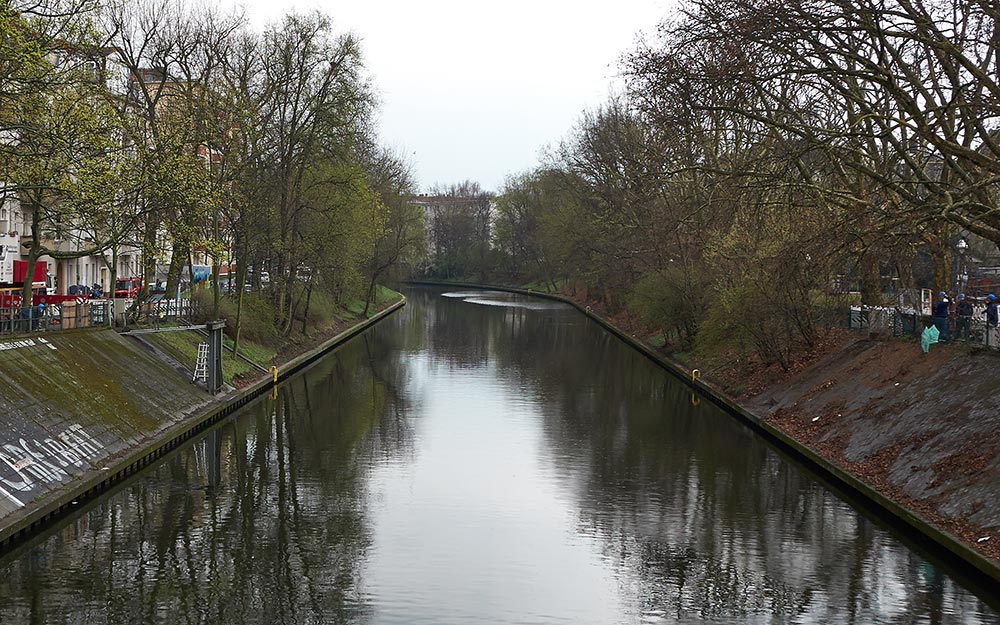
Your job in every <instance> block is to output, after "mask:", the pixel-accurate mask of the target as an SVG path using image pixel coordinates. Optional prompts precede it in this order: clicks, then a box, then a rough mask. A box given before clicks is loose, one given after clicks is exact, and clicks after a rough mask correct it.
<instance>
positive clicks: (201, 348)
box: [191, 343, 208, 383]
mask: <svg viewBox="0 0 1000 625" xmlns="http://www.w3.org/2000/svg"><path fill="white" fill-rule="evenodd" d="M199 380H200V381H202V382H205V383H208V343H199V344H198V362H197V363H195V365H194V375H193V376H191V382H198V381H199Z"/></svg>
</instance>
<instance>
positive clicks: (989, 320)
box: [986, 293, 998, 347]
mask: <svg viewBox="0 0 1000 625" xmlns="http://www.w3.org/2000/svg"><path fill="white" fill-rule="evenodd" d="M997 313H998V311H997V296H996V295H994V294H992V293H990V294H989V295H987V296H986V346H987V347H989V346H991V345H995V344H996V342H997V341H996V333H997V321H998V316H997Z"/></svg>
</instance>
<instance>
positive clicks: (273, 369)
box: [268, 365, 278, 384]
mask: <svg viewBox="0 0 1000 625" xmlns="http://www.w3.org/2000/svg"><path fill="white" fill-rule="evenodd" d="M268 371H270V372H271V377H272V378H273V379H274V383H275V384H277V383H278V368H277V367H275V366H274V365H271V368H270V369H268Z"/></svg>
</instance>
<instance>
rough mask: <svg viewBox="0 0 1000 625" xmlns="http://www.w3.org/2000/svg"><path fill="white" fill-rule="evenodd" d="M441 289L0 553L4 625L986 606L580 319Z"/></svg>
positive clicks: (945, 610)
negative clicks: (71, 515)
mask: <svg viewBox="0 0 1000 625" xmlns="http://www.w3.org/2000/svg"><path fill="white" fill-rule="evenodd" d="M446 295H447V294H446ZM462 295H463V296H464V297H442V291H441V290H440V289H414V290H413V291H412V292H410V293H408V297H409V299H410V304H409V305H408V306H407V307H406V309H405V311H404V312H403V313H402V314H397V315H395V316H393V317H391V318H390V319H388V320H387V321H386V322H384V323H383V324H381V325H380V326H379V327H377V328H376V329H375V331H373V332H370V333H368V334H366V335H364V336H363V337H362V338H360V339H358V340H355V341H353V342H352V343H351V344H349V345H348V346H347V347H345V348H344V349H342V350H340V351H339V352H337V353H336V355H335V356H333V357H331V358H328V359H325V360H323V361H322V362H321V363H319V364H318V365H317V366H316V367H314V368H313V369H311V370H310V371H309V372H308V373H307V374H306V375H304V376H300V377H298V378H295V379H294V380H292V381H291V382H290V383H288V384H287V385H285V386H283V387H282V389H281V392H280V393H279V397H278V399H277V401H266V402H263V403H260V404H257V405H255V406H252V407H251V408H249V409H247V410H246V411H244V413H243V414H242V415H240V416H239V417H238V418H235V419H234V420H232V421H230V422H228V423H227V424H225V425H224V426H222V427H220V428H217V429H215V430H213V431H212V432H210V433H209V435H207V436H205V437H203V438H202V439H200V440H199V441H197V443H195V444H194V445H192V446H189V447H188V448H186V449H185V450H183V451H182V452H181V453H178V454H176V455H174V456H173V457H171V458H169V459H168V460H167V461H165V462H163V463H162V464H160V465H159V466H158V467H156V468H155V470H152V471H149V472H147V473H145V474H143V475H141V476H139V478H138V479H136V480H134V481H133V482H131V483H130V484H128V485H126V487H124V488H123V489H121V490H120V491H119V492H117V493H115V494H114V495H112V496H109V497H107V498H106V499H104V500H102V501H100V502H98V504H97V505H95V506H93V507H92V508H91V509H89V510H88V511H86V512H85V513H84V514H81V515H80V516H79V517H77V518H76V519H74V520H72V521H71V522H70V523H68V524H67V525H66V526H65V527H63V528H61V529H59V530H57V531H55V532H54V533H53V534H52V535H51V536H50V537H48V538H47V539H45V540H40V541H38V543H37V544H34V545H31V546H28V547H26V548H25V549H23V550H21V551H20V552H18V553H15V554H11V555H10V556H8V557H7V558H5V559H4V560H2V561H0V622H2V623H21V622H25V623H27V622H39V623H40V622H51V623H91V622H107V623H134V622H147V623H149V622H191V623H313V622H324V623H325V622H331V623H339V622H350V623H367V622H371V623H469V622H491V623H507V622H509V623H525V622H536V623H560V622H564V623H636V622H692V621H708V622H733V621H753V622H760V621H763V622H801V623H813V622H823V623H987V622H996V621H997V619H998V615H997V612H996V611H995V608H991V607H990V606H989V605H988V604H987V603H985V602H984V601H983V600H982V599H980V598H977V597H976V596H975V595H974V594H972V593H970V592H969V591H967V590H965V589H964V588H963V587H962V586H961V585H959V584H958V583H957V582H956V581H955V580H953V579H952V578H950V577H949V576H947V575H946V574H944V573H943V572H942V571H941V570H940V569H938V568H936V567H934V566H933V565H931V564H930V563H928V562H927V561H925V560H924V559H922V558H921V557H919V556H917V555H916V554H914V553H913V552H912V551H910V550H908V549H906V548H905V547H904V546H903V545H901V544H900V543H899V542H898V541H897V540H896V539H894V538H893V537H892V536H891V535H890V534H889V533H887V532H886V531H885V530H883V529H881V528H880V527H878V526H877V525H875V524H874V523H872V522H870V521H868V520H866V519H865V518H864V517H862V516H859V515H858V514H857V513H856V512H855V511H854V510H852V509H851V508H850V507H849V506H847V505H846V504H844V503H843V502H842V501H840V500H839V499H838V498H837V497H836V496H834V495H833V494H832V493H830V492H829V491H827V490H825V489H824V488H823V487H822V486H821V485H819V484H817V483H816V482H814V481H813V480H812V479H811V478H810V477H809V476H808V475H806V474H804V473H802V472H801V471H799V470H798V469H797V468H796V467H794V466H793V465H789V464H788V463H787V462H786V461H785V460H784V459H782V458H781V457H779V456H778V455H777V454H775V453H774V452H773V451H772V450H770V449H769V448H768V447H767V446H766V445H764V444H762V443H761V442H760V441H759V440H757V439H756V438H755V437H754V436H753V435H752V434H751V433H750V432H749V431H748V430H746V429H744V428H742V427H740V426H738V425H737V424H736V423H735V422H734V421H733V420H732V419H731V418H729V417H727V416H725V415H723V414H721V413H719V412H718V410H716V409H715V408H714V407H713V406H712V405H710V404H708V403H703V404H700V405H697V406H695V405H692V402H691V401H690V397H689V395H688V393H687V391H686V390H685V389H684V388H683V387H681V386H679V385H677V384H676V383H674V382H673V380H671V379H670V378H669V377H668V376H667V375H665V374H664V373H663V372H662V371H660V370H658V369H656V368H655V367H653V366H652V365H651V364H650V363H649V362H648V361H647V360H645V359H644V358H642V357H641V356H639V355H638V354H636V353H635V352H633V351H631V350H628V349H626V348H624V347H623V346H622V345H621V343H620V342H618V341H617V340H616V339H614V338H613V337H610V336H609V335H607V334H606V333H603V332H601V331H600V330H599V328H597V327H596V326H595V325H594V324H593V323H591V322H590V321H589V320H588V319H586V317H584V316H583V315H581V314H579V313H577V312H575V311H574V310H572V309H570V308H568V307H563V306H560V305H554V306H553V305H552V304H550V303H548V302H546V306H547V308H545V309H543V310H534V309H531V308H527V307H524V306H518V305H513V306H507V305H505V306H503V307H500V306H482V305H476V304H474V303H470V302H467V301H463V300H464V299H468V297H470V295H467V294H464V293H463V294H462ZM474 296H478V297H480V298H482V297H487V298H488V299H494V298H496V299H497V300H498V301H504V302H508V303H514V304H521V303H528V304H530V303H533V302H530V301H529V302H524V301H522V300H521V299H520V298H518V297H517V296H511V295H509V294H504V295H502V296H497V295H496V294H490V295H489V296H483V294H482V293H477V294H475V295H474Z"/></svg>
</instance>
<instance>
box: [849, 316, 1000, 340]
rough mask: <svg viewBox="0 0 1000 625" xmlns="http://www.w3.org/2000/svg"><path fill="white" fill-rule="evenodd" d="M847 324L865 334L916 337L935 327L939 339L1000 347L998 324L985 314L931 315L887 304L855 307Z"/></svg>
mask: <svg viewBox="0 0 1000 625" xmlns="http://www.w3.org/2000/svg"><path fill="white" fill-rule="evenodd" d="M847 326H848V327H849V328H851V329H853V330H860V331H862V332H866V333H868V334H875V335H882V336H915V337H919V336H920V335H921V333H923V331H924V329H925V328H928V327H930V326H934V327H936V328H937V329H938V332H939V333H940V334H939V339H938V340H939V341H941V342H944V343H949V342H961V343H967V344H969V345H974V346H975V345H978V346H981V347H985V348H990V349H1000V328H998V327H997V326H990V325H988V324H987V323H986V319H985V316H984V315H982V314H980V315H973V316H972V317H959V316H954V315H952V316H949V317H932V316H930V315H921V314H919V313H915V312H904V311H901V310H899V309H889V308H867V307H863V308H856V307H852V308H851V310H850V313H849V317H848V322H847Z"/></svg>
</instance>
